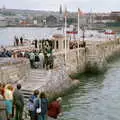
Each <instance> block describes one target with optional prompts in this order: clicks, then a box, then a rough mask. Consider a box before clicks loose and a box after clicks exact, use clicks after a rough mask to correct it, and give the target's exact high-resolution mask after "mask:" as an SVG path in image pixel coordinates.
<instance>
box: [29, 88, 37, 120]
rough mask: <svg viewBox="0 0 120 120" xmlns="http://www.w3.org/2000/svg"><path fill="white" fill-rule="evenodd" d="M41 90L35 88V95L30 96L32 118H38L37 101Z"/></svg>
mask: <svg viewBox="0 0 120 120" xmlns="http://www.w3.org/2000/svg"><path fill="white" fill-rule="evenodd" d="M38 95H39V90H35V91H34V93H33V95H31V96H30V98H29V102H28V109H29V115H30V119H31V120H36V119H37V116H36V109H35V101H36V99H37V98H38Z"/></svg>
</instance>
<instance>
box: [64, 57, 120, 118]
mask: <svg viewBox="0 0 120 120" xmlns="http://www.w3.org/2000/svg"><path fill="white" fill-rule="evenodd" d="M79 79H80V81H81V84H80V86H79V87H78V88H77V89H75V90H74V91H72V92H71V93H70V94H68V95H66V96H65V97H63V109H64V115H63V117H62V120H120V116H119V115H120V59H119V60H116V62H113V63H111V64H110V65H109V69H108V71H107V72H106V73H104V74H96V75H91V74H84V75H82V76H80V77H79Z"/></svg>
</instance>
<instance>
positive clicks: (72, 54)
mask: <svg viewBox="0 0 120 120" xmlns="http://www.w3.org/2000/svg"><path fill="white" fill-rule="evenodd" d="M78 51H79V53H78ZM119 53H120V41H119V40H109V41H88V42H86V47H85V48H79V50H78V49H73V50H68V51H67V53H66V58H67V60H66V62H65V53H64V52H61V53H59V54H57V55H55V56H56V57H55V67H57V66H60V65H62V64H66V69H67V72H68V74H74V73H83V72H86V71H90V72H97V71H98V72H99V71H104V70H105V69H106V68H107V61H108V60H109V59H110V57H114V56H115V55H116V54H117V55H118V54H119Z"/></svg>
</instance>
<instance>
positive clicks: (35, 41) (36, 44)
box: [35, 40, 38, 48]
mask: <svg viewBox="0 0 120 120" xmlns="http://www.w3.org/2000/svg"><path fill="white" fill-rule="evenodd" d="M37 42H38V41H37V40H35V48H37Z"/></svg>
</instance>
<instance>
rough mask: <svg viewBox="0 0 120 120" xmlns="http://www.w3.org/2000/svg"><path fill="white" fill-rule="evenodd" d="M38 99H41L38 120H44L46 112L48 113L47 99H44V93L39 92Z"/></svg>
mask: <svg viewBox="0 0 120 120" xmlns="http://www.w3.org/2000/svg"><path fill="white" fill-rule="evenodd" d="M40 99H41V113H40V119H39V120H46V119H47V111H48V99H47V98H46V95H45V93H44V92H41V94H40Z"/></svg>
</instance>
